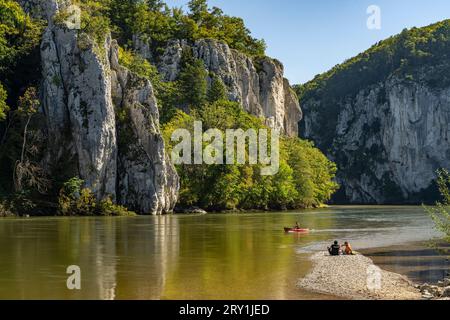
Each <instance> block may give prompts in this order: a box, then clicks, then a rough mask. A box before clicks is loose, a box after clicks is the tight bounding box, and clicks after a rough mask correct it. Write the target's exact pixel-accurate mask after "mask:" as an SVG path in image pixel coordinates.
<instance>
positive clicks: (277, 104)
mask: <svg viewBox="0 0 450 320" xmlns="http://www.w3.org/2000/svg"><path fill="white" fill-rule="evenodd" d="M135 45H136V47H137V49H138V51H139V52H140V53H141V54H142V55H143V56H144V57H150V56H151V54H150V53H149V50H148V46H145V45H144V44H143V43H142V42H141V41H135ZM187 46H189V47H190V48H192V50H193V53H194V57H196V58H198V59H201V60H203V62H204V64H205V67H206V69H207V70H208V71H209V72H211V73H214V74H216V75H217V76H219V77H220V78H221V79H222V81H223V83H224V84H225V85H226V86H227V88H228V96H229V98H230V100H232V101H236V102H239V103H241V104H242V106H243V107H244V109H245V110H246V111H247V112H249V113H251V114H253V115H255V116H258V117H261V118H264V119H265V121H266V124H267V125H268V126H270V127H271V128H273V129H277V130H279V131H280V132H282V133H285V134H287V135H289V136H296V135H297V134H298V122H299V121H300V119H301V118H302V112H301V109H300V105H299V102H298V98H297V96H296V94H295V92H293V91H292V89H291V87H290V85H289V82H288V81H287V80H286V79H285V78H284V77H283V74H284V69H283V65H282V64H281V63H280V62H278V61H276V60H274V59H270V58H268V57H265V58H258V59H251V58H249V57H248V56H246V55H245V54H243V53H241V52H239V51H236V50H233V49H230V48H229V47H228V45H226V44H224V43H220V42H218V41H215V40H199V41H196V42H195V43H194V44H191V45H188V44H187V43H186V42H185V41H179V40H175V41H172V42H170V43H169V45H168V46H167V49H166V51H165V53H164V55H163V56H162V57H161V62H160V63H159V66H158V69H159V71H160V73H161V75H162V77H163V78H164V79H165V80H166V81H174V80H175V79H176V78H177V76H178V74H179V72H180V61H181V56H182V52H183V48H186V47H187Z"/></svg>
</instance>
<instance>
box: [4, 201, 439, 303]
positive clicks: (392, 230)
mask: <svg viewBox="0 0 450 320" xmlns="http://www.w3.org/2000/svg"><path fill="white" fill-rule="evenodd" d="M296 221H299V222H300V223H301V224H302V225H303V226H305V227H308V228H310V229H312V232H311V233H310V234H309V235H291V234H288V235H286V234H284V233H283V227H284V226H292V225H294V224H295V222H296ZM434 235H435V234H434ZM434 235H433V232H432V224H431V222H430V221H429V219H428V220H427V217H426V216H425V215H424V213H423V210H422V209H421V208H395V207H393V208H386V207H351V208H345V207H337V208H330V209H325V210H319V211H303V212H301V213H273V214H268V213H265V214H245V215H205V216H162V217H138V218H51V219H1V220H0V298H1V299H8V298H15V299H308V298H317V296H316V295H311V294H309V293H307V292H302V291H300V290H299V289H297V288H296V286H295V284H296V282H297V279H298V278H300V277H302V276H304V275H305V274H306V273H307V272H308V270H309V267H310V264H309V261H308V255H309V254H310V253H311V252H312V251H315V250H323V249H324V248H325V246H326V245H327V244H329V242H330V241H331V240H334V239H339V240H351V241H352V243H353V244H354V246H355V247H356V248H357V250H359V249H361V248H367V247H370V246H374V247H380V246H383V245H384V244H386V245H392V244H397V243H402V242H408V241H417V240H418V239H419V240H420V239H422V240H423V239H429V238H430V237H432V236H434ZM391 263H392V264H394V265H395V267H396V268H398V267H399V266H401V263H403V262H402V261H401V259H400V258H399V257H394V258H393V259H392V260H391ZM69 265H78V266H80V268H81V273H82V290H80V291H70V290H68V289H67V287H66V280H67V276H68V275H67V274H66V268H67V267H68V266H69ZM416 271H417V270H416ZM430 272H431V271H430ZM320 298H327V297H322V296H320Z"/></svg>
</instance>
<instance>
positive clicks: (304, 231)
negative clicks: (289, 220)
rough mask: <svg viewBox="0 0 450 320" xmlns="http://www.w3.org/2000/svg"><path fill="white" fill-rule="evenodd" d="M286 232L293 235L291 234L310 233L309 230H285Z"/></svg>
mask: <svg viewBox="0 0 450 320" xmlns="http://www.w3.org/2000/svg"><path fill="white" fill-rule="evenodd" d="M284 232H286V233H291V232H295V233H308V232H309V229H301V228H300V229H297V228H284Z"/></svg>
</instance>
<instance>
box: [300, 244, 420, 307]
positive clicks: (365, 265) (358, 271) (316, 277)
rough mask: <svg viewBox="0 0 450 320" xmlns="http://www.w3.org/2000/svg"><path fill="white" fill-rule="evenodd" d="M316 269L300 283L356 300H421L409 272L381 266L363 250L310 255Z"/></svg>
mask: <svg viewBox="0 0 450 320" xmlns="http://www.w3.org/2000/svg"><path fill="white" fill-rule="evenodd" d="M310 259H311V261H312V270H311V271H310V273H309V274H307V275H306V277H304V278H302V279H300V280H299V281H298V283H297V286H298V287H299V288H301V289H304V290H308V291H311V292H315V293H321V294H330V295H334V296H337V297H342V298H346V299H354V300H420V299H421V298H422V295H421V293H420V290H418V289H417V288H415V287H414V284H413V283H412V282H411V281H410V280H409V279H408V278H407V277H405V276H403V275H400V274H397V273H393V272H388V271H385V270H382V269H380V268H379V267H378V266H376V265H375V264H374V263H373V261H372V260H371V259H370V258H368V257H366V256H364V255H361V254H358V255H354V256H337V257H332V256H330V255H329V254H328V252H318V253H315V254H313V255H312V256H311V257H310Z"/></svg>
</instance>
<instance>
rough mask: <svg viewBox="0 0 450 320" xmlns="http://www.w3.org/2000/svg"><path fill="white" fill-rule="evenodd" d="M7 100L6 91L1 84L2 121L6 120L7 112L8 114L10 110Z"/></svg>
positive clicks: (0, 112) (0, 106) (0, 107)
mask: <svg viewBox="0 0 450 320" xmlns="http://www.w3.org/2000/svg"><path fill="white" fill-rule="evenodd" d="M6 98H7V95H6V90H5V89H4V88H3V86H2V84H1V83H0V121H2V120H5V118H6V112H8V110H9V107H8V105H7V104H6Z"/></svg>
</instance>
